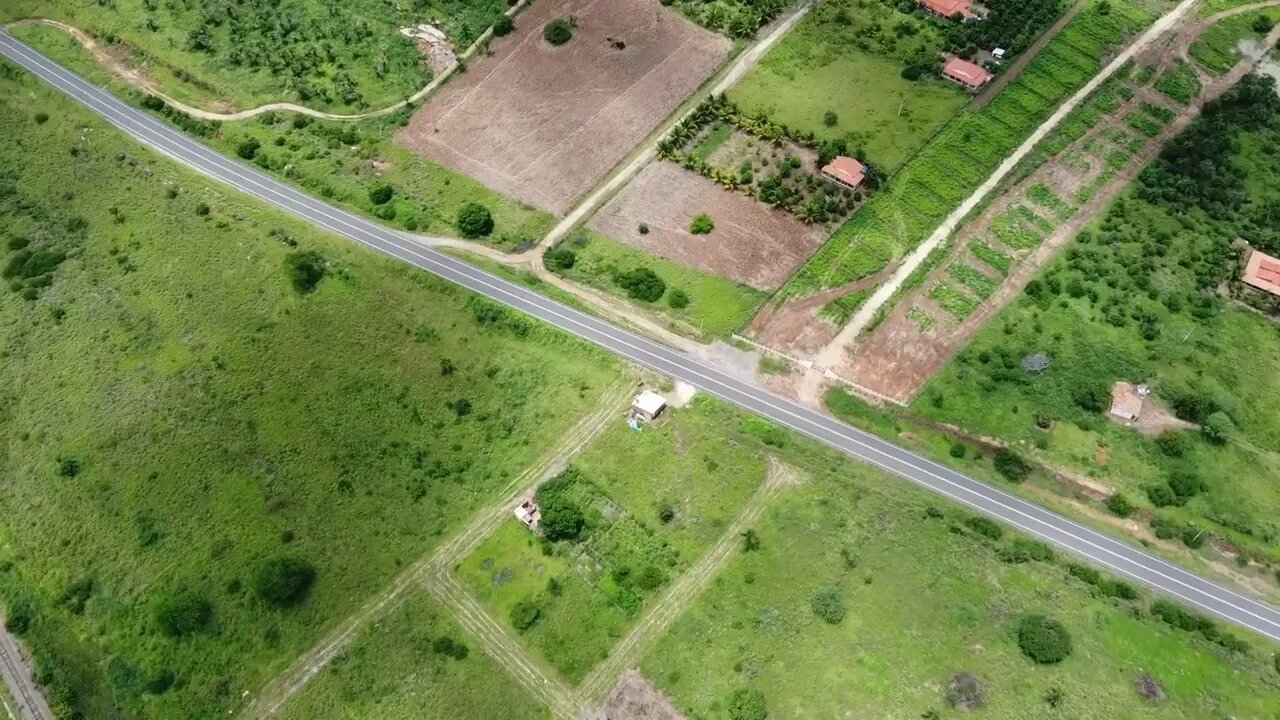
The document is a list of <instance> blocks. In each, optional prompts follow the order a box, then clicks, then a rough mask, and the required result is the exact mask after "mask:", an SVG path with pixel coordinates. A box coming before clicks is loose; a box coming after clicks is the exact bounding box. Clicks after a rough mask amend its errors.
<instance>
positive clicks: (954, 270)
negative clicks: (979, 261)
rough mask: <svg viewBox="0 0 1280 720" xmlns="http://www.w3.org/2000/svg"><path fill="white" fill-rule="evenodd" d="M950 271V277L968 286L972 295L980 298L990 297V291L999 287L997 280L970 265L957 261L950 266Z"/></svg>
mask: <svg viewBox="0 0 1280 720" xmlns="http://www.w3.org/2000/svg"><path fill="white" fill-rule="evenodd" d="M950 272H951V277H953V278H955V279H956V280H957V281H959V282H960V284H961V285H964V286H965V287H967V288H969V290H971V291H973V294H974V295H977V296H978V297H979V298H980V299H982V300H986V299H987V298H989V297H991V293H993V292H995V291H996V288H998V287H1000V283H999V282H997V281H995V280H992V279H991V278H989V277H987V276H986V275H984V274H983V273H982V271H980V270H978V269H977V268H974V267H973V266H972V265H966V264H965V263H962V262H958V263H956V264H954V265H952V266H951V271H950Z"/></svg>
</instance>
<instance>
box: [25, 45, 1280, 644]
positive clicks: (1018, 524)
mask: <svg viewBox="0 0 1280 720" xmlns="http://www.w3.org/2000/svg"><path fill="white" fill-rule="evenodd" d="M0 54H2V55H4V56H6V57H8V58H9V59H10V60H12V61H13V62H15V63H17V64H18V65H20V66H22V67H24V68H26V69H27V70H28V71H30V72H31V73H33V74H35V75H36V76H38V77H39V78H40V79H42V80H43V81H45V82H47V83H49V84H50V85H52V86H53V87H55V88H56V89H58V90H59V91H60V92H62V93H63V94H65V95H67V96H69V97H71V98H72V99H74V100H76V101H78V102H80V103H82V104H83V105H85V106H87V107H88V108H90V109H91V110H93V111H94V112H96V113H98V114H99V115H101V116H102V117H103V118H104V119H106V120H107V121H108V122H110V123H111V124H113V125H115V126H116V127H119V128H120V129H121V130H123V131H124V132H126V133H128V134H129V135H131V136H133V137H134V138H135V139H137V140H138V141H139V142H142V143H144V144H146V145H148V146H150V147H152V148H154V149H156V150H158V151H159V152H161V153H164V154H166V155H169V156H170V157H172V158H174V159H176V160H178V161H179V162H181V163H183V164H185V165H187V166H189V167H191V168H193V169H195V170H196V171H198V172H200V173H202V174H204V175H207V176H209V177H211V178H214V179H216V180H218V181H220V182H222V183H224V184H226V185H229V186H231V187H234V188H236V189H237V190H240V191H241V192H244V193H246V194H248V195H251V196H253V197H255V198H258V199H259V200H261V201H263V202H266V203H269V204H271V205H275V206H277V207H279V208H280V209H282V210H285V211H287V212H289V213H291V214H293V215H296V216H297V217H299V218H302V219H303V220H306V221H308V222H310V223H312V224H313V225H316V226H317V227H320V228H323V229H325V230H328V231H330V232H333V233H337V234H339V235H342V236H344V237H347V238H349V239H351V240H354V241H355V242H358V243H360V244H362V245H366V246H368V247H370V248H372V249H374V250H377V251H378V252H381V253H384V254H386V255H390V256H391V257H394V258H396V259H399V260H402V261H404V262H406V263H409V264H411V265H414V266H416V267H419V268H421V269H423V270H426V271H427V272H430V273H434V274H436V275H438V276H440V277H442V278H444V279H446V280H449V281H451V282H454V283H457V284H458V285H461V286H463V287H465V288H467V289H468V290H471V291H473V292H476V293H478V294H481V295H484V296H486V297H489V298H491V299H493V300H496V301H497V302H500V303H503V304H505V305H508V306H510V307H513V308H515V309H517V310H520V311H522V312H525V313H528V314H529V315H531V316H533V317H536V318H538V319H540V320H543V321H544V322H547V323H550V324H552V325H554V326H556V327H558V328H560V329H561V330H563V331H565V332H568V333H572V334H574V335H577V336H578V337H581V338H584V339H586V340H588V341H590V342H593V343H595V344H597V345H600V346H601V347H604V348H606V349H608V350H610V351H612V352H614V353H616V354H617V355H620V356H621V357H624V358H626V359H628V360H630V361H632V362H635V363H639V364H641V365H645V366H648V367H650V368H653V369H654V370H657V371H659V372H661V373H664V374H666V375H669V376H671V377H673V378H677V379H679V380H683V381H685V382H687V383H689V384H691V385H693V386H695V387H697V388H698V389H700V390H702V391H703V392H706V393H709V394H711V395H714V396H716V397H719V398H721V399H724V400H727V401H729V402H731V403H733V404H735V405H738V406H740V407H742V408H744V409H746V410H749V411H751V412H753V413H756V414H758V415H760V416H762V417H765V418H768V419H769V420H771V421H773V422H775V423H777V424H779V425H782V426H785V427H788V428H791V429H792V430H795V431H797V432H800V433H803V434H805V435H808V436H809V437H811V438H813V439H815V440H817V441H819V442H822V443H824V444H826V445H829V446H831V447H833V448H835V449H837V450H839V451H840V452H842V453H844V454H846V455H848V456H849V457H852V458H855V459H858V460H861V461H864V462H867V463H870V464H872V465H875V466H876V467H878V468H880V469H882V470H885V471H886V472H889V473H892V474H894V475H897V476H899V477H902V478H905V479H906V480H909V481H911V482H913V483H915V484H917V485H920V486H922V487H925V488H927V489H929V490H932V491H933V492H936V493H938V494H939V495H943V496H945V497H947V498H950V499H951V500H953V501H955V502H957V503H960V504H961V505H964V506H966V507H969V508H971V509H973V510H975V511H977V512H980V513H983V514H985V515H989V516H991V517H993V518H995V519H997V520H999V521H1001V522H1003V523H1005V524H1007V525H1011V526H1013V527H1015V528H1017V529H1019V530H1021V531H1023V532H1025V533H1027V534H1028V535H1032V536H1035V537H1037V538H1040V539H1041V540H1044V541H1046V542H1049V543H1051V544H1053V545H1056V546H1058V547H1059V548H1062V549H1064V550H1066V551H1068V552H1070V553H1073V554H1075V555H1078V556H1080V557H1081V558H1084V559H1085V560H1087V561H1088V562H1090V563H1092V564H1093V565H1096V566H1098V567H1100V568H1104V569H1106V570H1110V571H1111V572H1114V573H1115V574H1117V575H1120V576H1123V577H1125V578H1128V579H1130V580H1133V581H1135V582H1137V583H1140V584H1142V585H1145V586H1147V587H1149V588H1151V589H1153V590H1156V591H1158V592H1160V593H1162V594H1165V595H1167V596H1169V597H1172V598H1174V599H1177V600H1179V601H1181V602H1183V603H1185V604H1186V605H1188V606H1191V607H1193V608H1195V609H1198V610H1200V611H1202V612H1206V613H1209V614H1211V615H1215V616H1217V617H1220V618H1222V619H1224V620H1227V621H1229V622H1231V623H1234V624H1235V625H1238V626H1240V627H1243V628H1247V629H1249V630H1252V631H1254V632H1256V633H1258V634H1260V635H1263V636H1265V637H1268V638H1270V639H1271V640H1273V641H1276V642H1280V610H1277V609H1276V608H1274V607H1272V606H1270V605H1268V604H1266V603H1263V602H1259V601H1257V600H1255V599H1253V598H1250V597H1246V596H1244V595H1242V594H1240V593H1237V592H1234V591H1232V590H1229V589H1227V588H1226V587H1223V586H1222V585H1219V584H1217V583H1214V582H1212V581H1210V580H1206V579H1204V578H1202V577H1200V576H1198V575H1196V574H1194V573H1192V572H1188V571H1187V570H1184V569H1182V568H1180V567H1178V566H1176V565H1173V564H1171V563H1168V562H1166V561H1164V560H1161V559H1160V558H1157V557H1155V556H1153V555H1150V554H1148V553H1146V552H1143V551H1142V550H1140V549H1138V548H1136V547H1134V546H1132V545H1129V544H1127V543H1124V542H1121V541H1119V540H1116V539H1114V538H1112V537H1110V536H1107V535H1104V534H1102V533H1099V532H1097V531H1095V530H1091V529H1089V528H1087V527H1084V526H1082V525H1080V524H1078V523H1075V522H1072V521H1071V520H1068V519H1066V518H1063V517H1061V516H1059V515H1057V514H1055V513H1053V512H1050V511H1049V510H1046V509H1044V508H1042V507H1040V506H1038V505H1035V504H1033V503H1030V502H1027V501H1025V500H1022V499H1020V498H1018V497H1015V496H1013V495H1011V494H1009V493H1007V492H1004V491H1003V490H1000V489H998V488H996V487H993V486H991V485H987V484H986V483H983V482H980V481H978V480H974V479H972V478H970V477H967V476H965V475H963V474H960V473H958V472H955V471H953V470H951V469H949V468H946V467H943V466H941V465H939V464H937V463H934V462H932V461H930V460H927V459H925V458H923V457H920V456H919V455H916V454H915V453H912V452H910V451H908V450H905V449H903V448H900V447H898V446H897V445H894V444H893V443H890V442H888V441H886V440H882V439H880V438H878V437H875V436H873V435H870V434H867V433H864V432H862V431H860V430H857V429H855V428H852V427H849V426H848V425H845V424H844V423H841V422H840V421H838V420H835V419H834V418H832V417H830V416H829V415H826V414H824V413H821V412H817V411H814V410H811V409H809V408H806V407H804V406H802V405H799V404H797V403H795V402H793V401H791V400H788V399H786V398H783V397H781V396H779V395H775V394H773V393H770V392H769V391H767V390H764V389H762V388H761V387H759V386H758V385H756V384H754V383H752V382H749V381H746V380H742V379H740V378H737V377H735V376H733V375H732V374H730V373H728V372H726V371H724V370H721V369H719V368H717V367H714V366H712V365H709V364H707V363H705V362H702V361H700V360H698V359H695V358H693V357H690V356H688V355H686V354H684V353H682V352H679V351H676V350H672V349H671V348H668V347H666V346H664V345H661V344H659V343H656V342H653V341H652V340H649V339H647V338H644V337H641V336H639V335H636V334H634V333H631V332H628V331H626V330H623V329H621V328H618V327H615V326H613V325H611V324H610V323H608V322H605V321H603V320H600V319H598V318H595V317H592V316H590V315H587V314H585V313H582V312H580V311H577V310H574V309H573V308H570V307H567V306H565V305H562V304H560V303H558V302H555V301H554V300H550V299H548V298H546V297H543V296H542V295H539V294H538V293H536V292H534V291H532V290H529V289H528V288H526V287H523V286H521V285H518V284H516V283H512V282H509V281H507V280H504V279H502V278H500V277H497V276H495V275H493V274H491V273H488V272H485V271H483V270H479V269H477V268H474V267H472V266H470V265H468V264H467V263H465V262H462V261H460V260H457V259H455V258H452V257H450V256H448V255H444V254H442V253H440V252H436V251H434V250H431V249H428V248H423V247H419V246H417V245H415V244H413V243H412V242H410V241H408V240H405V239H403V238H401V237H399V236H397V234H396V233H395V232H394V231H392V230H390V229H387V228H384V227H382V226H380V225H377V224H375V223H373V222H370V221H368V220H365V219H363V218H361V217H359V216H356V215H353V214H351V213H349V212H346V211H344V210H340V209H338V208H335V207H333V206H331V205H328V204H326V203H324V202H322V201H320V200H318V199H316V198H313V197H310V196H308V195H306V194H304V193H302V192H300V191H298V190H296V189H294V188H292V187H290V186H288V185H286V184H284V183H282V182H280V181H278V180H275V179H274V178H271V177H269V176H267V175H265V174H263V173H261V172H259V171H257V170H255V169H254V168H252V167H249V166H246V165H244V164H242V163H239V162H236V161H233V160H231V159H229V158H227V157H224V156H223V155H220V154H219V153H217V152H215V151H214V150H211V149H209V148H207V147H205V146H204V145H201V144H200V143H198V142H196V141H195V140H192V139H191V138H189V137H187V136H186V135H184V134H183V133H181V132H179V131H178V130H175V129H173V128H171V127H169V126H168V125H165V124H164V123H162V122H160V121H158V120H156V119H154V118H153V117H151V116H150V115H148V114H146V113H145V112H143V111H141V110H137V109H135V108H133V107H131V106H129V105H127V104H126V103H124V102H122V101H120V100H117V99H116V98H114V97H112V96H111V95H110V94H109V93H107V92H106V91H104V90H102V89H101V88H98V87H97V86H95V85H93V84H91V83H89V82H87V81H85V80H83V79H81V78H80V77H79V76H77V75H75V74H74V73H71V72H70V71H68V70H66V69H65V68H63V67H61V66H59V65H57V64H56V63H54V62H52V61H51V60H49V59H48V58H45V57H44V56H42V55H40V54H39V53H37V52H36V51H35V50H33V49H32V48H30V47H28V46H27V45H25V44H23V43H21V42H19V41H18V40H16V39H15V38H13V37H12V36H11V35H8V34H6V33H4V32H3V31H0ZM33 161H35V162H38V161H39V159H38V158H34V159H33Z"/></svg>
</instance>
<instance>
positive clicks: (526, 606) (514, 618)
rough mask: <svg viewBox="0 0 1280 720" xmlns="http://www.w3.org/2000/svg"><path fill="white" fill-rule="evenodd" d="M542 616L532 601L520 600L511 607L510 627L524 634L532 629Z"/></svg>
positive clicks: (540, 609)
mask: <svg viewBox="0 0 1280 720" xmlns="http://www.w3.org/2000/svg"><path fill="white" fill-rule="evenodd" d="M541 616H542V608H540V607H538V605H537V603H534V602H533V601H532V600H521V601H520V602H518V603H516V604H515V605H513V606H512V607H511V627H513V628H515V629H516V631H517V632H524V631H526V630H528V629H529V628H531V627H533V626H534V624H535V623H537V622H538V618H539V617H541Z"/></svg>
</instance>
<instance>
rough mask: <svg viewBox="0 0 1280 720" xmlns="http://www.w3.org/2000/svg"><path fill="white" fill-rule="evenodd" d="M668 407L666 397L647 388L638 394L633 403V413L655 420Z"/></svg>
mask: <svg viewBox="0 0 1280 720" xmlns="http://www.w3.org/2000/svg"><path fill="white" fill-rule="evenodd" d="M666 407H667V400H666V398H664V397H662V396H661V395H659V394H658V393H656V392H654V391H652V390H645V391H644V392H642V393H640V394H639V395H637V396H636V399H635V400H634V401H633V402H632V403H631V414H632V415H634V416H636V417H640V418H644V419H645V420H653V419H654V418H656V417H658V415H660V414H661V413H662V411H663V410H664V409H666Z"/></svg>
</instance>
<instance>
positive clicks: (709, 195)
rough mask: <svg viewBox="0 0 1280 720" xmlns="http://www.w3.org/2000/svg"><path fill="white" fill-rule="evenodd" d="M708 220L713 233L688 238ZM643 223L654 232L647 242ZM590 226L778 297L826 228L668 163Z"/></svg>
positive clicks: (648, 171)
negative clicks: (700, 219) (697, 219)
mask: <svg viewBox="0 0 1280 720" xmlns="http://www.w3.org/2000/svg"><path fill="white" fill-rule="evenodd" d="M701 213H706V214H707V215H710V216H711V219H712V220H713V221H714V222H715V230H712V231H711V232H710V233H708V234H706V235H694V234H693V233H690V232H689V224H690V222H692V220H693V218H694V216H695V215H698V214H701ZM641 223H644V224H646V225H648V226H649V232H648V233H647V234H645V235H641V234H640V232H639V230H638V228H639V226H640V224H641ZM589 226H590V228H591V229H592V230H595V231H597V232H601V233H604V234H605V235H608V236H609V237H611V238H614V239H615V240H618V241H620V242H624V243H626V244H628V245H631V246H632V247H636V248H639V249H641V250H644V251H645V252H648V253H652V254H654V255H658V256H660V257H664V258H666V259H668V260H673V261H675V262H678V263H680V264H682V265H688V266H689V267H693V268H698V269H699V270H705V271H707V272H710V273H713V274H715V275H719V276H721V277H725V278H729V279H730V280H736V281H738V282H740V283H744V284H746V285H750V286H752V287H755V288H760V289H761V290H772V289H774V288H776V287H778V286H779V285H781V284H782V283H783V282H786V280H787V278H788V277H790V276H791V273H792V272H793V271H794V270H795V269H796V268H797V267H799V266H800V264H801V263H803V262H804V261H805V259H807V258H808V257H809V255H810V254H811V253H812V252H813V251H814V250H816V249H817V248H818V246H819V245H821V244H822V241H823V240H824V239H826V235H827V230H826V227H825V226H823V225H805V224H804V223H802V222H800V221H799V220H797V219H796V218H795V216H793V215H791V214H789V213H787V212H785V211H783V210H776V209H774V208H771V207H769V206H768V205H765V204H763V203H760V202H757V201H756V200H754V199H753V198H751V197H749V196H747V195H745V194H743V193H740V192H733V191H730V190H726V189H724V188H722V187H720V186H719V185H717V184H716V183H714V182H712V181H710V180H708V179H706V178H704V177H702V176H701V175H698V174H696V173H692V172H689V171H688V170H685V169H684V168H681V167H680V166H678V165H676V164H674V163H669V162H655V163H651V164H650V165H649V166H648V167H646V168H645V169H644V170H643V171H641V172H640V174H639V175H637V176H636V178H635V179H634V180H632V181H631V183H630V184H629V185H627V187H626V188H625V189H624V190H623V191H622V192H621V193H619V194H618V196H617V197H615V198H614V199H613V200H611V201H610V202H609V204H608V205H606V206H605V207H604V208H603V209H602V210H601V211H600V212H599V213H597V214H596V216H595V217H593V218H591V222H590V223H589Z"/></svg>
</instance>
